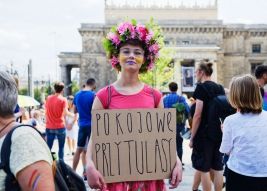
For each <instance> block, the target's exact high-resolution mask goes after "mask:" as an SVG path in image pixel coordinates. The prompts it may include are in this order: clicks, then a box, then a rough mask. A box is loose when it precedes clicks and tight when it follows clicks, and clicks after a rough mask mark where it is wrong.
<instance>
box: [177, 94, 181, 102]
mask: <svg viewBox="0 0 267 191" xmlns="http://www.w3.org/2000/svg"><path fill="white" fill-rule="evenodd" d="M180 99H181V96H179V95H178V101H177V103H180Z"/></svg>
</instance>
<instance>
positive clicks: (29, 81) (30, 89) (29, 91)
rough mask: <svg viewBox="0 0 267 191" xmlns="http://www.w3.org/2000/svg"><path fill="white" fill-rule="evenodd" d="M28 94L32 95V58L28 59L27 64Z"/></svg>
mask: <svg viewBox="0 0 267 191" xmlns="http://www.w3.org/2000/svg"><path fill="white" fill-rule="evenodd" d="M28 96H31V97H34V87H33V76H32V60H30V61H29V65H28Z"/></svg>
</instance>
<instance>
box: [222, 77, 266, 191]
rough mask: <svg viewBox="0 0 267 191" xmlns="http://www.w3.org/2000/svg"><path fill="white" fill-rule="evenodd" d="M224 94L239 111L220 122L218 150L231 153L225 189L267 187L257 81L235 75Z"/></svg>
mask: <svg viewBox="0 0 267 191" xmlns="http://www.w3.org/2000/svg"><path fill="white" fill-rule="evenodd" d="M228 95H229V101H230V104H231V105H232V106H233V107H234V108H237V109H238V111H239V112H237V113H236V114H234V115H231V116H229V117H227V118H226V119H225V121H224V123H223V138H222V144H221V148H220V151H221V152H222V153H228V154H229V153H231V154H230V158H229V161H228V162H227V166H228V169H229V170H228V174H227V176H226V190H227V191H251V190H253V191H260V190H267V139H266V138H267V128H266V126H267V121H266V119H267V112H266V111H264V110H262V97H261V93H260V89H259V85H258V83H257V81H256V79H255V78H254V77H252V76H251V75H244V76H241V77H235V78H233V79H232V81H231V83H230V92H229V94H228Z"/></svg>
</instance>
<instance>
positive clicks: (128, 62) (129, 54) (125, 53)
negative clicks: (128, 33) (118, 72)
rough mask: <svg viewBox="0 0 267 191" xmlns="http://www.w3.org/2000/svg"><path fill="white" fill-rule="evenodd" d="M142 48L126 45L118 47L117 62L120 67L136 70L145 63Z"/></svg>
mask: <svg viewBox="0 0 267 191" xmlns="http://www.w3.org/2000/svg"><path fill="white" fill-rule="evenodd" d="M144 53H145V52H144V50H143V49H142V48H141V47H140V46H134V45H126V46H123V47H121V48H120V53H119V62H120V65H121V67H122V69H124V70H127V69H131V70H133V69H134V70H138V71H139V69H140V68H141V66H142V64H144V63H145V57H144Z"/></svg>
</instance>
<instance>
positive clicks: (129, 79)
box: [86, 20, 182, 191]
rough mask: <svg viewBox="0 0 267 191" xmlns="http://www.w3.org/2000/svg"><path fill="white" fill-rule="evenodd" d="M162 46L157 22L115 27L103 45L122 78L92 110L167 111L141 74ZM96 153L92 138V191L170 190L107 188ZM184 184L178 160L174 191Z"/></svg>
mask: <svg viewBox="0 0 267 191" xmlns="http://www.w3.org/2000/svg"><path fill="white" fill-rule="evenodd" d="M146 27H147V28H146ZM129 31H131V32H129ZM152 31H153V32H152ZM161 42H163V41H162V34H160V30H159V26H158V25H157V24H156V23H154V22H153V20H150V22H149V23H147V24H146V26H143V25H139V24H136V21H134V20H133V22H132V23H130V22H127V21H126V22H121V23H118V26H116V27H113V28H112V29H111V30H110V32H109V33H108V36H107V37H106V38H104V39H103V45H104V46H105V49H106V51H107V52H108V54H107V56H108V58H109V61H110V62H111V64H112V66H113V67H114V68H115V69H116V70H117V71H119V72H121V76H120V78H118V80H117V81H115V82H114V83H113V84H111V85H109V86H107V87H104V88H103V89H101V90H99V92H98V93H97V94H96V97H95V100H94V103H93V107H92V109H137V108H138V109H141V108H144V109H145V108H163V101H162V94H161V92H159V91H158V90H156V89H154V88H151V87H149V86H148V85H146V84H144V83H143V82H141V81H140V79H139V74H142V73H145V72H147V71H148V70H150V69H152V68H153V66H154V64H156V61H157V60H158V56H159V55H158V51H159V49H160V48H161V46H162V45H163V44H161ZM92 128H96V127H92ZM114 130H115V127H114ZM93 150H94V147H93V140H92V138H90V140H89V144H88V150H87V153H88V154H87V169H86V172H87V182H88V185H89V186H90V187H91V188H93V189H100V190H101V191H118V190H123V191H131V190H148V191H155V190H162V191H163V190H167V188H166V186H165V183H164V180H149V181H132V182H116V183H110V184H106V183H105V181H104V179H103V176H102V175H101V174H100V172H99V171H98V170H97V169H96V165H95V164H94V162H93ZM181 181H182V164H181V161H180V160H179V158H178V156H177V157H176V164H175V166H174V167H173V171H172V176H171V178H170V179H169V184H170V188H176V187H177V186H178V185H179V183H180V182H181Z"/></svg>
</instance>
